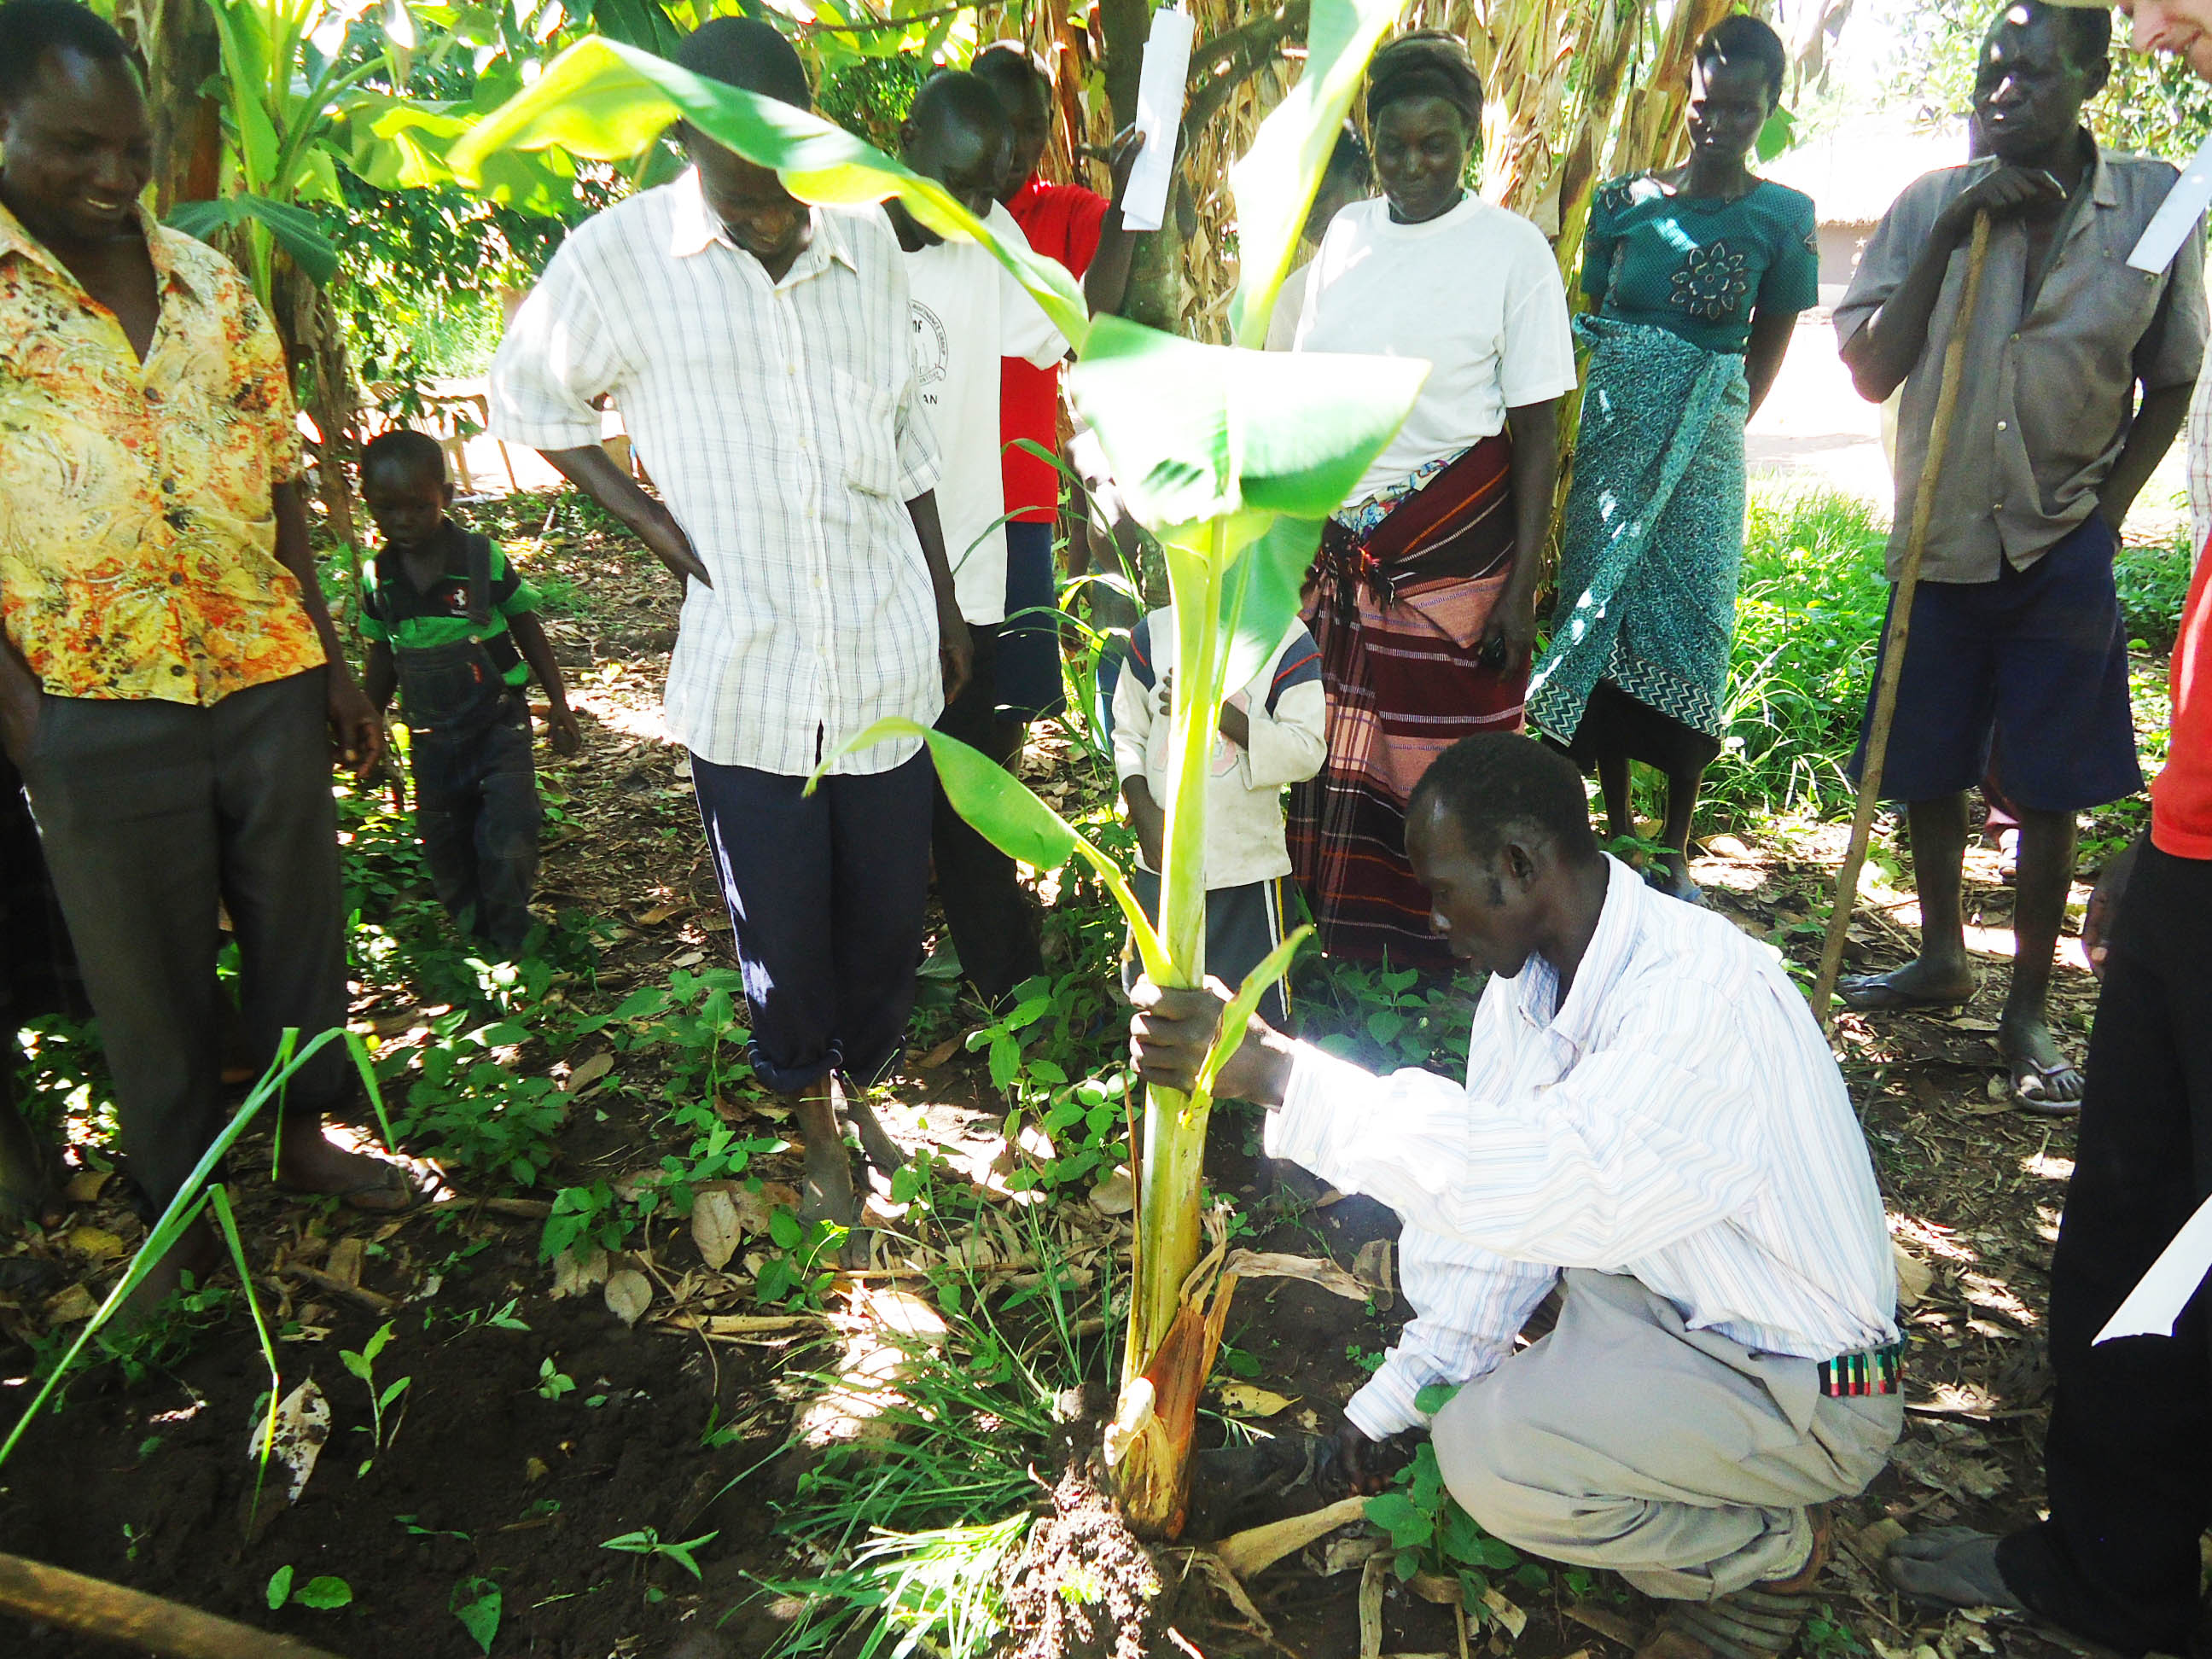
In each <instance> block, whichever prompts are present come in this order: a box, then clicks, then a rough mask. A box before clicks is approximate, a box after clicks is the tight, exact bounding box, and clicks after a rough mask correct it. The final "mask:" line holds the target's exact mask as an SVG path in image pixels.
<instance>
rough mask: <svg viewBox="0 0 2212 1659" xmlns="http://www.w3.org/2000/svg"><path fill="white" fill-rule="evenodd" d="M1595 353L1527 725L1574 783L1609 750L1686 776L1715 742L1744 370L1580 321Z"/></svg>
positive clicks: (1722, 359) (1736, 544)
mask: <svg viewBox="0 0 2212 1659" xmlns="http://www.w3.org/2000/svg"><path fill="white" fill-rule="evenodd" d="M1575 326H1576V329H1577V332H1579V333H1580V334H1581V335H1582V336H1583V337H1584V338H1585V339H1587V340H1589V342H1590V343H1591V345H1592V347H1593V349H1592V352H1591V355H1590V361H1589V374H1588V389H1587V390H1586V391H1585V392H1583V419H1582V431H1581V435H1580V437H1579V439H1578V440H1577V443H1576V445H1575V477H1574V483H1573V484H1572V486H1571V488H1570V489H1568V492H1567V511H1566V520H1565V526H1563V528H1562V531H1561V533H1560V556H1559V607H1558V610H1557V611H1555V612H1554V615H1553V632H1552V643H1551V646H1550V648H1549V649H1548V650H1547V651H1546V652H1545V653H1544V656H1543V659H1542V660H1541V661H1540V662H1539V663H1538V664H1537V665H1536V671H1535V674H1534V678H1531V679H1530V681H1529V684H1528V720H1529V723H1530V724H1531V725H1532V726H1535V727H1536V728H1537V729H1538V730H1539V731H1541V732H1543V733H1544V735H1545V736H1546V737H1547V738H1550V739H1551V740H1552V741H1553V743H1554V744H1557V745H1558V746H1559V747H1560V748H1563V749H1565V750H1566V751H1567V752H1568V753H1569V754H1571V755H1572V756H1573V757H1575V759H1576V760H1577V762H1578V763H1581V764H1582V766H1583V769H1584V770H1588V769H1589V768H1590V767H1592V766H1593V765H1595V763H1596V760H1597V757H1599V756H1600V755H1601V754H1603V753H1606V752H1615V753H1621V754H1626V755H1627V756H1629V757H1631V758H1632V759H1636V760H1641V761H1648V762H1650V763H1651V764H1653V765H1655V766H1660V767H1663V768H1665V769H1668V770H1669V771H1694V770H1696V769H1698V768H1699V767H1702V766H1704V765H1705V764H1706V763H1708V762H1709V761H1711V759H1712V758H1713V757H1714V756H1716V755H1717V754H1718V753H1719V752H1720V748H1721V742H1722V739H1723V738H1725V737H1726V736H1727V734H1728V720H1727V714H1726V703H1725V699H1726V696H1727V690H1728V674H1729V647H1730V645H1731V643H1732V641H1734V638H1735V591H1736V576H1737V572H1738V569H1739V568H1740V567H1741V564H1742V562H1743V514H1744V467H1743V422H1744V415H1745V411H1746V410H1747V408H1748V407H1749V403H1750V397H1749V393H1748V392H1747V389H1746V387H1745V384H1744V373H1743V359H1742V358H1741V357H1740V356H1734V355H1732V354H1729V353H1726V352H1717V351H1707V350H1705V349H1702V348H1701V347H1699V346H1694V345H1692V344H1691V343H1689V342H1688V341H1686V340H1684V339H1681V338H1680V337H1676V336H1674V335H1672V334H1669V333H1668V332H1667V331H1665V330H1664V329H1658V328H1651V327H1649V326H1646V325H1642V324H1638V323H1624V322H1621V321H1620V320H1618V319H1613V318H1609V317H1582V318H1578V319H1577V320H1576V325H1575Z"/></svg>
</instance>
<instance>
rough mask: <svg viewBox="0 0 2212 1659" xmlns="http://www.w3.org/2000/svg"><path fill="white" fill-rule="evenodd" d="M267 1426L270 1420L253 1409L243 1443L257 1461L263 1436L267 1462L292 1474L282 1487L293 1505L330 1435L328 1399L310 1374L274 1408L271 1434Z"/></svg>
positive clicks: (313, 1470)
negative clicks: (251, 1426)
mask: <svg viewBox="0 0 2212 1659" xmlns="http://www.w3.org/2000/svg"><path fill="white" fill-rule="evenodd" d="M269 1426H270V1425H269V1419H267V1418H265V1417H264V1416H262V1415H261V1413H258V1412H256V1413H254V1415H253V1431H252V1434H251V1435H250V1436H249V1437H247V1439H246V1456H247V1457H249V1458H251V1459H252V1460H253V1461H254V1462H260V1460H261V1453H262V1447H263V1443H264V1437H265V1439H266V1442H267V1445H268V1450H269V1460H270V1462H272V1463H276V1464H279V1465H281V1466H282V1467H283V1468H284V1469H285V1471H286V1472H287V1473H289V1474H290V1476H291V1477H292V1478H291V1480H290V1482H289V1485H288V1486H286V1488H285V1492H284V1501H285V1502H286V1503H288V1504H296V1503H298V1502H299V1501H300V1494H301V1492H304V1491H306V1490H307V1477H308V1476H309V1475H311V1474H313V1473H314V1472H315V1460H316V1459H317V1458H318V1457H319V1456H320V1455H322V1450H323V1443H324V1442H325V1441H326V1440H328V1439H329V1438H330V1437H331V1402H330V1401H327V1400H325V1398H324V1397H323V1391H322V1390H321V1389H319V1388H317V1387H316V1386H315V1382H314V1379H313V1377H310V1378H308V1379H307V1381H306V1382H305V1383H301V1384H300V1386H299V1387H298V1388H296V1389H293V1390H292V1392H291V1393H289V1394H288V1395H285V1396H284V1399H283V1403H282V1404H281V1405H279V1406H278V1407H276V1432H275V1433H274V1434H270V1431H269Z"/></svg>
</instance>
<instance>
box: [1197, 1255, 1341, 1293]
mask: <svg viewBox="0 0 2212 1659" xmlns="http://www.w3.org/2000/svg"><path fill="white" fill-rule="evenodd" d="M1223 1271H1224V1272H1225V1273H1235V1274H1236V1275H1237V1277H1238V1278H1239V1279H1304V1281H1305V1282H1306V1283H1307V1284H1309V1285H1319V1286H1320V1287H1321V1288H1322V1290H1324V1291H1332V1292H1334V1294H1336V1295H1338V1296H1340V1297H1344V1298H1345V1299H1346V1300H1347V1301H1351V1302H1359V1303H1364V1302H1365V1301H1366V1300H1367V1298H1368V1297H1369V1295H1370V1291H1369V1290H1368V1288H1367V1286H1366V1285H1363V1284H1361V1283H1360V1282H1359V1281H1358V1279H1354V1278H1353V1277H1352V1275H1351V1274H1350V1273H1346V1272H1345V1270H1344V1269H1343V1268H1341V1267H1338V1266H1337V1265H1336V1263H1334V1261H1324V1260H1322V1259H1321V1258H1320V1257H1317V1256H1310V1255H1280V1254H1279V1253H1277V1252H1274V1251H1271V1250H1238V1251H1237V1252H1235V1253H1234V1254H1233V1255H1231V1256H1230V1258H1229V1260H1228V1261H1227V1262H1226V1263H1225V1265H1224V1267H1223Z"/></svg>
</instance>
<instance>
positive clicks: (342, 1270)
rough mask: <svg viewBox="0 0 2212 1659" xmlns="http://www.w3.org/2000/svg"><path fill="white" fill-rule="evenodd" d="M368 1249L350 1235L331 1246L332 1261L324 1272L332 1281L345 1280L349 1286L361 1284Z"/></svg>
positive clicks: (326, 1263)
mask: <svg viewBox="0 0 2212 1659" xmlns="http://www.w3.org/2000/svg"><path fill="white" fill-rule="evenodd" d="M366 1249H367V1247H366V1246H365V1245H363V1244H362V1242H361V1241H360V1240H359V1239H358V1238H356V1237H352V1236H351V1235H350V1234H349V1235H348V1236H347V1237H343V1238H341V1239H339V1240H338V1241H337V1243H334V1244H332V1245H331V1256H330V1260H329V1261H327V1262H325V1264H324V1267H323V1271H324V1272H325V1273H328V1274H330V1276H331V1278H332V1279H343V1280H345V1282H346V1283H347V1284H349V1285H358V1284H360V1283H361V1266H362V1256H363V1254H364V1252H365V1250H366Z"/></svg>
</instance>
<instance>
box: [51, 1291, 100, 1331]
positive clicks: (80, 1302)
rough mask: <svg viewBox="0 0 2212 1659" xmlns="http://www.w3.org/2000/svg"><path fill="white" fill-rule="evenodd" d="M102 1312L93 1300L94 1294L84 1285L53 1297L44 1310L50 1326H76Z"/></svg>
mask: <svg viewBox="0 0 2212 1659" xmlns="http://www.w3.org/2000/svg"><path fill="white" fill-rule="evenodd" d="M99 1310H100V1304H98V1303H97V1302H95V1301H94V1300H93V1299H92V1292H91V1291H88V1290H87V1289H85V1287H84V1286H83V1285H70V1287H69V1288H68V1289H67V1290H65V1291H61V1292H60V1293H59V1294H58V1295H56V1296H54V1297H51V1298H50V1299H49V1300H48V1301H47V1303H46V1308H45V1309H44V1310H43V1311H44V1312H45V1314H46V1323H47V1324H49V1325H74V1324H76V1322H77V1321H78V1320H80V1319H89V1318H91V1317H92V1316H93V1315H94V1313H96V1312H98V1311H99Z"/></svg>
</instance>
